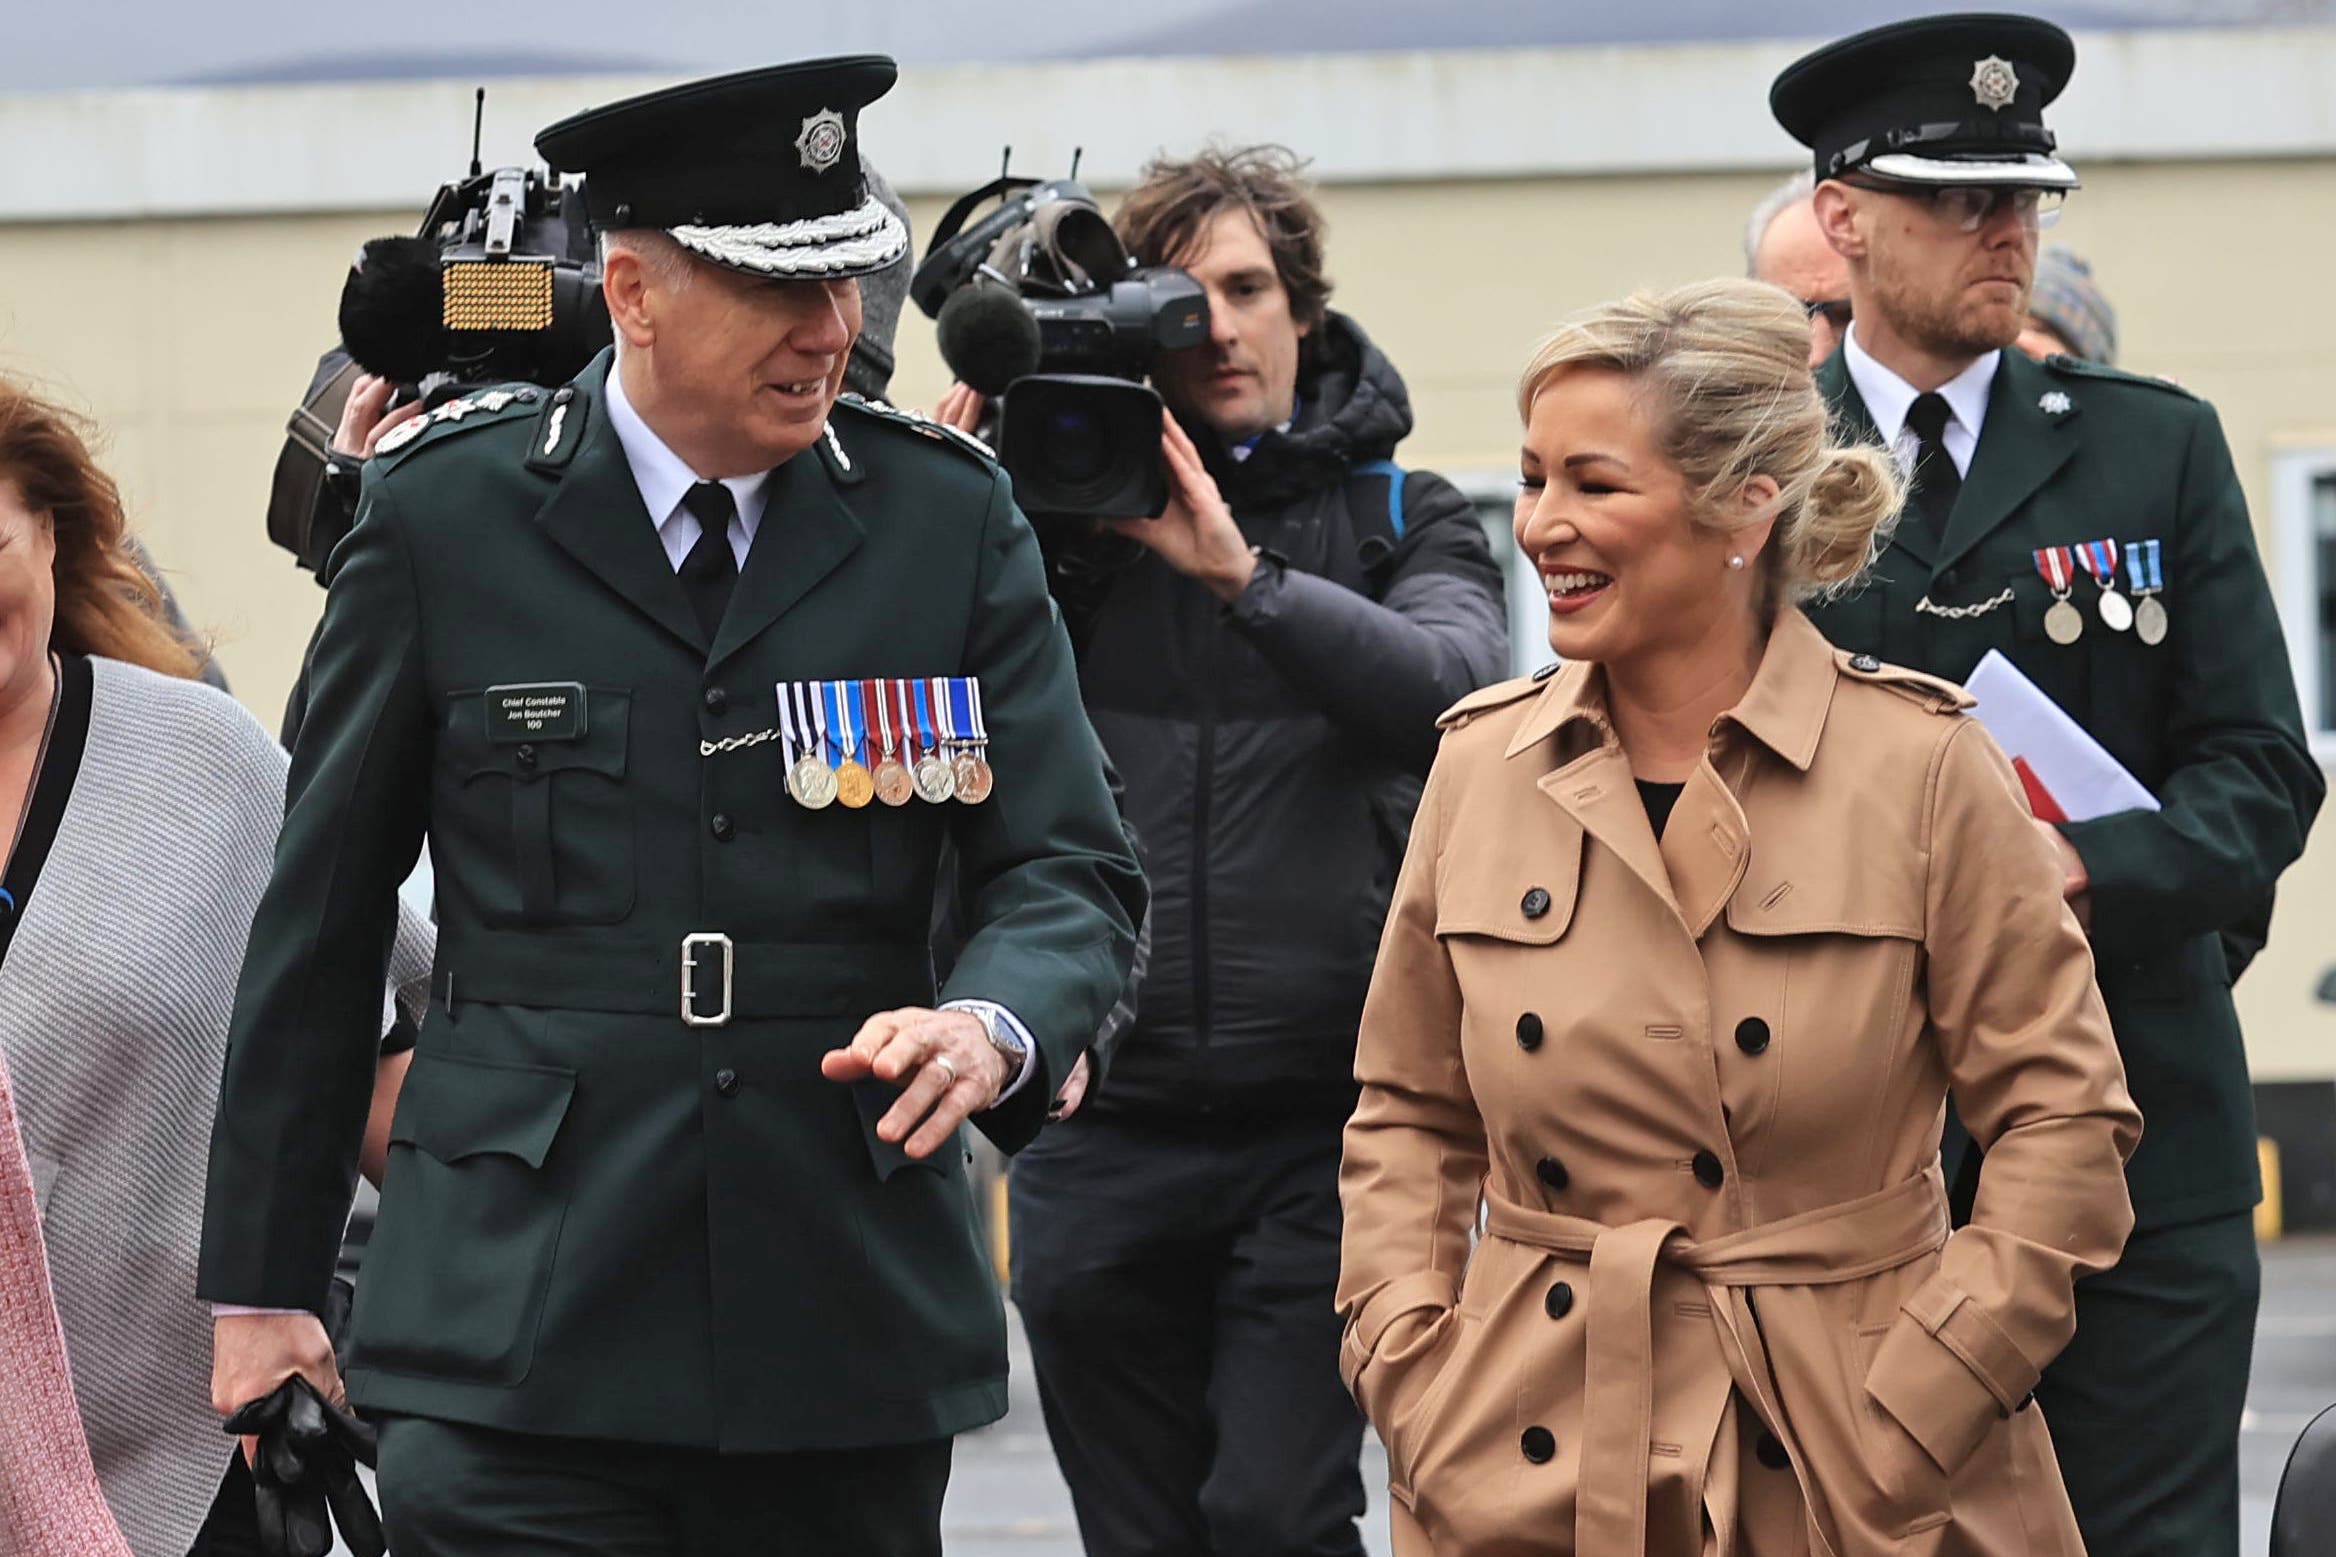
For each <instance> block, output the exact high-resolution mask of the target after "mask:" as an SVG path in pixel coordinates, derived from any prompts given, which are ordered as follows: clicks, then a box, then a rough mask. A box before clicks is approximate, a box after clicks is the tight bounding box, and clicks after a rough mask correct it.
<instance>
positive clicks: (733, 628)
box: [707, 449, 868, 666]
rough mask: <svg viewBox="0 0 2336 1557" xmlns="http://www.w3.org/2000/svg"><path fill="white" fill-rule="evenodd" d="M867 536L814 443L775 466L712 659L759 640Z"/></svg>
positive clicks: (716, 661)
mask: <svg viewBox="0 0 2336 1557" xmlns="http://www.w3.org/2000/svg"><path fill="white" fill-rule="evenodd" d="M867 538H868V532H867V529H866V527H865V526H863V525H862V524H861V523H860V520H859V516H858V515H857V514H855V513H853V512H852V510H851V508H850V506H849V505H848V504H846V503H845V502H844V498H843V493H842V492H841V491H840V490H839V489H838V488H837V486H836V484H835V481H834V480H833V478H832V477H831V476H830V475H829V474H828V469H827V466H826V464H825V462H824V461H823V460H821V459H820V458H819V457H818V455H817V454H816V453H815V452H814V451H812V450H809V449H806V450H804V451H803V452H802V453H800V454H798V455H796V456H795V457H794V458H793V459H791V460H789V461H787V462H786V463H785V464H784V465H781V466H780V467H779V468H778V469H777V470H774V471H772V472H771V479H770V485H769V487H768V488H767V489H766V490H765V493H764V497H763V510H762V522H761V523H760V524H759V525H757V526H756V528H755V532H754V544H753V545H752V546H751V547H749V548H748V549H747V553H746V567H745V569H744V571H742V572H741V573H740V574H739V575H738V590H737V593H735V594H733V595H732V596H731V597H730V609H729V610H728V611H727V612H725V613H724V614H723V617H722V630H721V631H720V632H718V633H716V634H715V635H714V651H713V654H712V656H711V657H710V658H709V659H708V661H707V663H708V665H709V666H712V665H718V664H720V663H721V662H722V661H723V660H726V659H728V658H729V657H730V656H731V655H733V654H736V653H737V652H738V651H739V650H740V649H743V648H745V647H746V645H747V644H749V643H751V642H753V641H754V639H756V638H757V637H759V636H760V635H761V634H762V632H763V630H764V629H766V628H768V627H769V626H770V625H771V624H772V623H773V622H775V621H777V620H778V619H779V618H780V617H781V616H783V615H785V614H786V612H787V611H788V610H790V609H791V608H792V607H793V606H794V605H795V604H796V602H798V601H800V600H801V599H802V598H803V597H804V596H805V595H807V594H809V593H810V592H811V590H812V588H813V587H814V586H816V585H817V584H818V583H819V581H820V580H822V579H824V578H826V577H827V576H828V575H829V574H830V573H833V572H834V571H835V570H836V569H837V568H839V567H841V566H842V565H843V562H844V559H845V558H847V557H849V556H850V555H851V554H852V553H853V552H855V551H858V550H859V549H860V543H861V542H862V541H864V540H866V539H867Z"/></svg>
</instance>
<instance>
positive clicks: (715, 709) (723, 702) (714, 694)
mask: <svg viewBox="0 0 2336 1557" xmlns="http://www.w3.org/2000/svg"><path fill="white" fill-rule="evenodd" d="M705 704H706V712H707V713H709V714H718V713H720V712H721V711H722V710H723V709H725V708H728V707H729V706H730V694H729V693H728V692H726V691H724V690H723V689H722V688H720V687H708V688H706V696H705Z"/></svg>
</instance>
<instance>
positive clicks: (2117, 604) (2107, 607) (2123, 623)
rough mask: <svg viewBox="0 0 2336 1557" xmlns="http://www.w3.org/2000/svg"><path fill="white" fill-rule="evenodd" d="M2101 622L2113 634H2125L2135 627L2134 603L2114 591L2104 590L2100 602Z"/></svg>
mask: <svg viewBox="0 0 2336 1557" xmlns="http://www.w3.org/2000/svg"><path fill="white" fill-rule="evenodd" d="M2099 609H2100V612H2101V620H2102V621H2103V622H2105V623H2107V624H2108V627H2109V631H2111V632H2113V633H2121V632H2124V631H2125V630H2126V629H2127V628H2129V627H2131V626H2132V625H2133V602H2132V601H2130V600H2128V599H2126V598H2125V597H2124V596H2123V595H2121V594H2119V593H2118V592H2117V591H2116V590H2114V589H2103V590H2102V591H2101V601H2100V607H2099Z"/></svg>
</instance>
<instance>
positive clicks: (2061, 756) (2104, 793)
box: [1963, 649, 2158, 822]
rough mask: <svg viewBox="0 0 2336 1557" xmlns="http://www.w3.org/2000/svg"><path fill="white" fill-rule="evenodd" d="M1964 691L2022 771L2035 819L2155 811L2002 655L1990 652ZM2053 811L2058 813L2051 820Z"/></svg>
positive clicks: (2150, 799) (2111, 760)
mask: <svg viewBox="0 0 2336 1557" xmlns="http://www.w3.org/2000/svg"><path fill="white" fill-rule="evenodd" d="M1963 690H1964V691H1966V692H1968V693H1970V694H1971V695H1972V696H1973V697H1975V698H1977V699H1978V700H1979V706H1978V707H1977V708H1975V709H1973V710H1972V711H1971V712H1972V715H1973V716H1974V717H1975V718H1977V719H1978V721H1979V722H1980V723H1981V724H1983V725H1985V726H1987V733H1988V734H1990V735H1992V736H1994V737H1995V743H1996V744H1997V745H1998V746H2001V747H2002V748H2003V749H2004V755H2006V756H2008V757H2010V758H2011V759H2012V762H2013V765H2014V766H2015V767H2017V768H2019V769H2021V770H2022V771H2021V773H2020V782H2021V783H2022V784H2024V785H2025V786H2026V787H2027V790H2028V803H2029V805H2030V807H2031V808H2032V809H2033V810H2034V811H2035V812H2036V814H2037V815H2038V816H2041V817H2045V818H2046V819H2047V820H2054V821H2058V820H2066V821H2071V822H2089V821H2091V820H2093V819H2094V818H2095V817H2100V816H2109V815H2112V814H2114V813H2116V812H2119V811H2136V810H2138V811H2155V810H2157V809H2158V799H2157V796H2155V795H2153V794H2151V793H2150V792H2149V791H2148V790H2147V789H2145V788H2143V787H2142V784H2141V781H2140V780H2139V779H2137V778H2135V777H2134V776H2133V775H2132V774H2131V773H2129V772H2127V771H2126V768H2125V765H2124V764H2123V763H2121V762H2119V761H2118V760H2117V759H2116V758H2115V757H2112V756H2110V755H2109V753H2108V750H2107V748H2105V747H2103V746H2102V745H2101V743H2100V742H2099V741H2096V740H2094V739H2093V738H2092V736H2090V735H2088V734H2086V733H2085V728H2084V726H2082V725H2080V724H2078V723H2077V722H2076V721H2075V720H2074V719H2072V718H2070V717H2069V716H2068V713H2067V711H2066V710H2064V709H2063V708H2062V707H2061V706H2060V705H2059V704H2058V703H2055V702H2054V701H2052V699H2051V698H2049V697H2047V696H2045V695H2044V692H2043V690H2042V689H2041V688H2039V687H2038V686H2037V685H2036V683H2034V682H2033V681H2030V680H2029V679H2028V678H2027V677H2026V676H2024V675H2022V674H2020V670H2019V667H2018V666H2016V665H2014V664H2013V663H2012V662H2011V661H2010V660H2007V659H2005V658H2004V657H2003V655H2002V653H2001V652H2000V651H1998V650H1995V649H1990V650H1988V651H1987V658H1985V659H1983V660H1981V661H1980V662H1979V668H1978V669H1976V670H1974V671H1972V672H1971V679H1970V681H1968V682H1966V683H1965V684H1964V687H1963ZM2039 789H2041V790H2042V791H2043V792H2044V793H2043V796H2042V797H2039V795H2038V793H2037V792H2038V790H2039ZM2054 809H2057V810H2058V811H2059V813H2060V814H2059V816H2057V817H2054V816H2052V814H2051V813H2052V811H2053V810H2054Z"/></svg>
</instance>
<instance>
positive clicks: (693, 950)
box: [681, 930, 738, 1027]
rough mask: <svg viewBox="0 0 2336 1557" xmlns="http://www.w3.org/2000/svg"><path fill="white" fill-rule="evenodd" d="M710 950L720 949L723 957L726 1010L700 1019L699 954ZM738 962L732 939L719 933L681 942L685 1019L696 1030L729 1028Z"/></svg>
mask: <svg viewBox="0 0 2336 1557" xmlns="http://www.w3.org/2000/svg"><path fill="white" fill-rule="evenodd" d="M706 947H717V948H719V949H720V950H721V953H722V1009H721V1010H720V1011H719V1012H718V1013H716V1014H715V1015H713V1016H700V1015H699V1014H698V1001H697V994H698V991H697V972H698V953H699V951H701V950H702V949H704V948H706ZM737 970H738V958H737V954H736V951H735V950H734V949H733V948H732V946H731V944H730V937H728V936H727V935H723V934H722V933H720V932H719V931H715V930H700V931H697V932H696V933H695V934H692V935H685V936H683V937H682V938H681V1019H682V1020H683V1021H684V1022H686V1023H688V1024H689V1025H690V1026H692V1027H727V1026H729V1025H730V1001H731V995H732V992H733V991H734V990H735V989H736V987H737V978H736V975H737Z"/></svg>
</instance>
